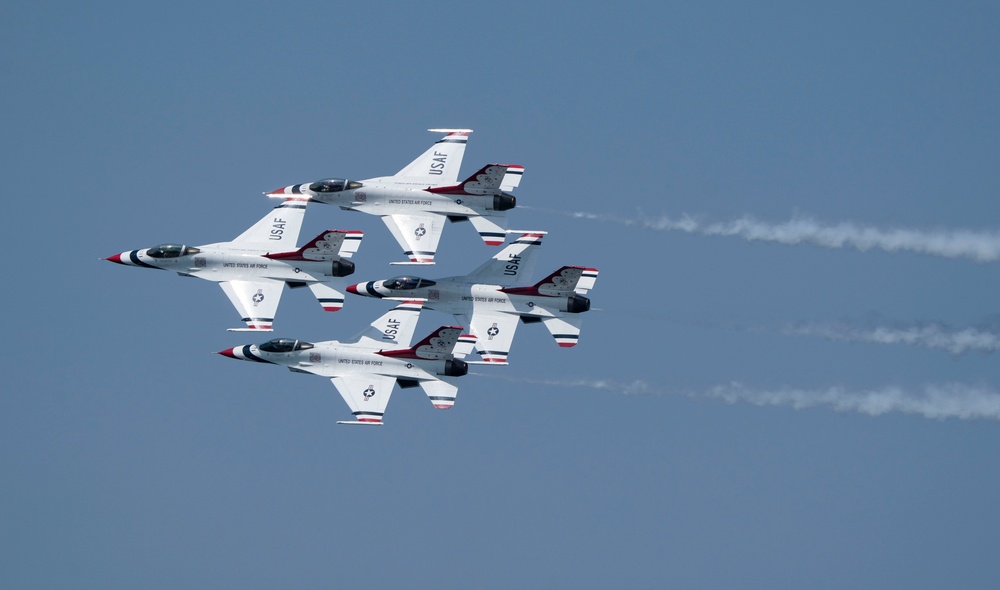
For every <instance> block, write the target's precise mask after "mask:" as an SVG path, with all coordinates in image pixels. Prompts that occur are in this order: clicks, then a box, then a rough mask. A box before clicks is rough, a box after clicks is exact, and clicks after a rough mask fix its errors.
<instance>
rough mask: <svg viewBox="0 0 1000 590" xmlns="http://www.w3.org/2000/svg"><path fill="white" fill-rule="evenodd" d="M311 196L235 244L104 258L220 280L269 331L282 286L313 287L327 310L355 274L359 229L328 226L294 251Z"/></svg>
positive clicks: (250, 319)
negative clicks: (354, 259)
mask: <svg viewBox="0 0 1000 590" xmlns="http://www.w3.org/2000/svg"><path fill="white" fill-rule="evenodd" d="M307 203H308V200H307V199H303V198H289V199H285V200H284V201H283V202H282V203H281V204H280V205H278V206H277V207H275V208H274V209H273V210H272V211H271V212H270V213H268V214H267V215H265V216H264V217H263V218H262V219H261V220H260V221H258V222H257V223H255V224H254V225H252V226H251V227H250V228H249V229H248V230H246V231H245V232H243V233H242V234H240V235H239V236H237V237H236V239H234V240H233V241H231V242H218V243H215V244H207V245H204V246H198V247H191V246H184V245H181V244H160V245H159V246H154V247H152V248H146V249H142V250H129V251H127V252H122V253H121V254H115V255H114V256H109V257H108V258H105V260H110V261H111V262H116V263H118V264H124V265H126V266H142V267H146V268H158V269H162V270H172V271H174V272H176V273H177V274H179V275H181V276H185V277H198V278H199V279H205V280H207V281H213V282H216V283H219V286H220V287H222V290H223V291H225V293H226V295H227V296H228V297H229V300H230V301H231V302H232V304H233V306H234V307H235V308H236V311H238V312H239V313H240V317H241V318H242V319H243V321H244V322H246V327H245V328H230V331H233V332H242V331H261V332H270V331H271V323H272V322H273V321H274V314H275V312H276V311H277V310H278V302H279V301H280V299H281V293H282V287H284V286H285V285H286V284H287V285H288V286H289V287H291V288H293V289H294V288H297V287H309V289H310V290H311V291H312V293H313V295H315V296H316V298H317V299H318V300H319V303H320V305H322V306H323V309H324V310H326V311H337V310H339V309H340V308H342V307H343V306H344V294H343V293H342V292H340V291H339V290H337V289H336V288H334V287H332V286H330V285H328V284H327V283H329V282H336V283H338V286H340V288H343V287H342V286H341V285H342V281H334V279H335V278H339V277H346V276H348V275H350V274H352V273H353V272H354V263H353V262H351V261H350V260H347V259H348V258H350V257H351V256H352V255H353V254H354V253H355V252H357V251H358V247H359V246H360V245H361V239H362V238H363V237H364V234H363V233H362V232H360V231H354V230H351V231H347V230H340V229H328V230H326V231H324V232H323V233H321V234H319V235H318V236H316V237H315V238H313V239H312V240H311V241H310V242H309V243H307V244H306V245H305V246H302V247H301V248H299V249H298V250H295V249H294V248H295V242H296V241H297V240H298V239H299V231H300V230H301V229H302V218H303V217H304V215H305V211H306V205H307Z"/></svg>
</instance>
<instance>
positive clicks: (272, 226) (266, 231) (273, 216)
mask: <svg viewBox="0 0 1000 590" xmlns="http://www.w3.org/2000/svg"><path fill="white" fill-rule="evenodd" d="M306 203H308V201H307V200H305V199H301V198H294V199H285V200H284V201H282V202H281V204H280V205H278V206H277V207H275V208H274V209H272V210H271V212H270V213H268V214H267V215H265V216H264V217H262V218H261V219H260V221H258V222H257V223H255V224H253V225H251V226H250V227H249V228H247V230H246V231H245V232H243V233H241V234H240V235H238V236H236V238H234V239H233V241H234V242H258V243H263V244H269V245H273V247H274V249H275V250H281V249H283V248H294V247H295V243H296V242H298V241H299V231H300V230H301V229H302V219H303V218H304V217H305V214H306Z"/></svg>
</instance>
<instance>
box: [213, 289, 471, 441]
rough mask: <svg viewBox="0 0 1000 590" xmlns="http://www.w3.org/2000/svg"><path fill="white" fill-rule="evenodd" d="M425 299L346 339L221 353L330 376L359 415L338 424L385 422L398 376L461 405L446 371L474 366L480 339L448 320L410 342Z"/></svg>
mask: <svg viewBox="0 0 1000 590" xmlns="http://www.w3.org/2000/svg"><path fill="white" fill-rule="evenodd" d="M420 305H421V304H420V302H419V301H407V302H404V303H402V304H401V305H399V306H397V307H396V308H394V309H393V310H392V311H390V312H389V313H387V314H385V315H384V316H382V317H380V318H379V319H377V320H375V321H374V322H372V324H371V327H370V328H368V329H367V330H365V331H364V332H362V333H360V334H358V335H357V336H356V337H355V338H354V339H353V340H349V341H346V342H338V341H336V340H330V341H328V342H315V343H313V342H303V341H301V340H292V339H289V338H277V339H275V340H270V341H268V342H265V343H264V344H260V345H254V344H248V345H245V346H237V347H235V348H228V349H226V350H223V351H220V352H219V353H218V354H221V355H223V356H228V357H229V358H234V359H239V360H244V361H255V362H258V363H271V364H275V365H284V366H286V367H288V368H289V370H291V371H294V372H296V373H312V374H313V375H320V376H322V377H329V378H330V380H331V381H332V382H333V386H334V387H336V388H337V391H338V392H340V395H341V397H343V398H344V401H345V402H347V406H348V407H349V408H350V409H351V413H352V414H354V417H355V419H354V420H351V421H340V422H337V423H338V424H382V415H383V414H385V408H386V406H387V405H388V404H389V396H391V395H392V389H393V386H394V385H395V384H396V383H397V382H398V383H399V386H400V387H402V388H407V387H418V386H419V387H420V388H422V389H423V390H424V393H426V394H427V397H428V398H430V400H431V403H432V404H434V407H435V408H438V409H442V410H446V409H448V408H450V407H452V406H453V405H455V395H456V394H457V393H458V387H456V386H455V385H453V384H452V383H451V382H450V381H449V380H447V379H441V378H440V377H461V376H462V375H465V374H466V373H468V371H469V366H468V365H467V364H466V363H465V362H464V361H462V360H461V358H462V357H464V356H465V355H466V354H468V353H470V352H472V347H473V346H474V343H475V339H474V338H473V337H472V336H468V335H465V336H463V335H462V329H461V328H459V327H450V326H442V327H440V328H438V329H437V330H434V332H432V333H431V335H430V336H428V337H427V338H424V339H423V340H421V341H420V342H419V343H418V344H417V345H416V346H413V347H410V346H409V345H410V340H411V339H412V338H413V330H414V328H415V327H416V325H417V319H418V318H419V316H420Z"/></svg>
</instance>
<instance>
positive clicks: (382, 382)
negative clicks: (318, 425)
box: [330, 373, 396, 425]
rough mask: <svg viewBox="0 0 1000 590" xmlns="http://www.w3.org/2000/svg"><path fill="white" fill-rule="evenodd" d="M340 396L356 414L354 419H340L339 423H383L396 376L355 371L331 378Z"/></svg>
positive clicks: (352, 412)
mask: <svg viewBox="0 0 1000 590" xmlns="http://www.w3.org/2000/svg"><path fill="white" fill-rule="evenodd" d="M330 381H332V382H333V386H334V387H336V388H337V391H338V392H339V393H340V397H342V398H344V401H345V402H347V407H349V408H350V409H351V414H353V415H354V418H355V419H354V420H352V421H346V420H342V421H338V422H337V424H379V425H381V424H382V415H383V414H385V408H386V406H388V405H389V397H390V396H391V395H392V388H393V387H394V386H395V385H396V378H395V377H387V376H385V375H376V374H373V373H353V374H348V375H343V376H340V377H333V378H332V379H330Z"/></svg>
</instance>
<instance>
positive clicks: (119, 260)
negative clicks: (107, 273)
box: [104, 253, 125, 264]
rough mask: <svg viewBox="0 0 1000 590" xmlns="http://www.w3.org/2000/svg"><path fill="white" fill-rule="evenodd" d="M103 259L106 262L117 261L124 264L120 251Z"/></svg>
mask: <svg viewBox="0 0 1000 590" xmlns="http://www.w3.org/2000/svg"><path fill="white" fill-rule="evenodd" d="M104 260H107V261H108V262H115V263H118V264H125V263H124V262H122V255H121V253H119V254H115V255H114V256H108V257H107V258H105V259H104Z"/></svg>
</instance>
